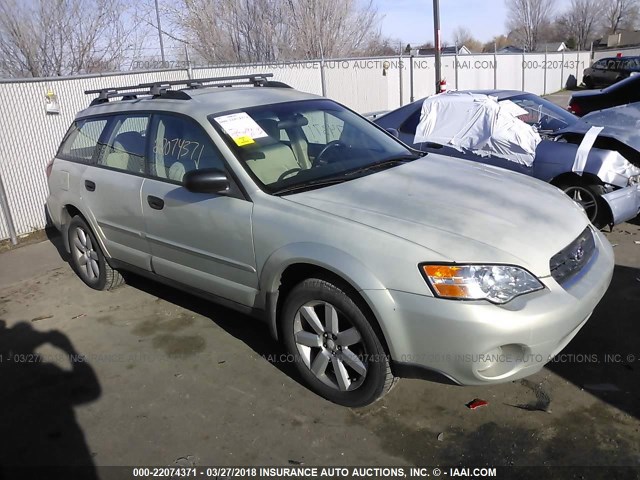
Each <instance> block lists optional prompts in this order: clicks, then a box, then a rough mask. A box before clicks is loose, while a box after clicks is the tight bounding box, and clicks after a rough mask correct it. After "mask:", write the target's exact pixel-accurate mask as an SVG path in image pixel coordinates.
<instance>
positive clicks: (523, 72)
mask: <svg viewBox="0 0 640 480" xmlns="http://www.w3.org/2000/svg"><path fill="white" fill-rule="evenodd" d="M525 63H526V61H525V56H524V52H522V91H523V92H524V74H525Z"/></svg>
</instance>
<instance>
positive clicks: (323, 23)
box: [164, 0, 388, 62]
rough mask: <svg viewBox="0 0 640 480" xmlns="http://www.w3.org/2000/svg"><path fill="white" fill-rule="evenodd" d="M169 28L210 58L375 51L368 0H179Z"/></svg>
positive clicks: (374, 22) (377, 38)
mask: <svg viewBox="0 0 640 480" xmlns="http://www.w3.org/2000/svg"><path fill="white" fill-rule="evenodd" d="M166 1H167V0H165V7H164V8H166V9H167V10H168V12H169V13H168V18H169V20H170V23H171V26H172V28H173V29H174V30H176V31H178V32H179V33H180V36H182V37H183V38H186V39H187V40H188V41H189V43H190V44H191V47H192V49H194V50H195V51H196V52H197V53H198V55H199V56H200V57H201V58H202V59H204V60H207V61H211V62H233V61H239V62H268V61H274V60H296V59H305V58H320V57H321V56H322V55H324V56H325V57H327V58H328V57H335V56H341V55H352V54H356V53H367V51H369V50H371V51H379V50H380V48H383V49H384V47H385V42H388V41H387V40H386V39H384V38H383V37H382V35H381V34H380V31H379V28H378V25H379V22H380V16H379V15H378V13H377V10H376V9H375V8H374V6H373V0H367V2H366V3H364V4H362V2H361V0H179V1H178V2H175V1H174V2H173V4H172V5H169V4H167V3H166Z"/></svg>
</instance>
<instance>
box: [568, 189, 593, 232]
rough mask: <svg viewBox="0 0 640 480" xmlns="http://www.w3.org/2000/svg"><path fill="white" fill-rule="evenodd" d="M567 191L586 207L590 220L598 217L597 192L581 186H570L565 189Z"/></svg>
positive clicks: (574, 199)
mask: <svg viewBox="0 0 640 480" xmlns="http://www.w3.org/2000/svg"><path fill="white" fill-rule="evenodd" d="M565 193H566V194H567V195H569V197H571V199H573V201H574V202H576V203H577V204H579V205H581V206H582V208H584V211H585V212H586V214H587V217H589V221H591V222H592V223H593V222H594V221H595V219H596V218H597V217H598V199H597V198H596V196H595V194H594V193H593V192H592V191H591V190H589V189H588V188H585V187H581V186H573V187H569V188H567V189H565Z"/></svg>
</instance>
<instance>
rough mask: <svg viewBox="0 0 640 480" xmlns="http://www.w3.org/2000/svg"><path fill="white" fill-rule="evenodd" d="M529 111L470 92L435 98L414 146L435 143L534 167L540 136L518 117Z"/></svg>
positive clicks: (427, 104) (424, 107)
mask: <svg viewBox="0 0 640 480" xmlns="http://www.w3.org/2000/svg"><path fill="white" fill-rule="evenodd" d="M524 113H527V112H526V110H524V109H521V108H520V107H519V106H517V105H516V104H514V103H513V102H511V101H508V100H507V101H503V102H498V99H497V98H496V97H491V96H488V95H481V94H473V93H468V92H447V93H441V94H439V95H433V96H431V97H428V98H426V99H425V101H424V103H423V104H422V114H421V115H420V123H419V124H418V128H417V129H416V135H415V138H414V143H422V142H433V143H439V144H441V145H448V146H451V147H454V148H456V149H457V150H460V151H464V150H467V151H472V152H473V153H475V154H478V155H483V156H484V155H494V156H498V157H501V158H504V159H507V160H511V161H513V162H517V163H520V164H523V165H526V166H529V167H530V166H531V165H532V164H533V159H534V156H535V151H536V147H537V146H538V144H539V143H540V141H541V138H540V135H539V134H538V132H537V131H536V129H535V128H533V127H532V126H530V125H527V124H526V123H524V122H523V121H522V120H520V119H519V118H518V117H517V116H516V115H518V114H520V115H522V114H524Z"/></svg>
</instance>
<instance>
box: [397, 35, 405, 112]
mask: <svg viewBox="0 0 640 480" xmlns="http://www.w3.org/2000/svg"><path fill="white" fill-rule="evenodd" d="M402 70H404V64H403V62H402V45H400V63H399V65H398V75H399V77H400V106H402V105H404V98H402V97H404V91H403V85H402V77H403V75H402Z"/></svg>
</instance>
